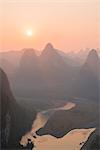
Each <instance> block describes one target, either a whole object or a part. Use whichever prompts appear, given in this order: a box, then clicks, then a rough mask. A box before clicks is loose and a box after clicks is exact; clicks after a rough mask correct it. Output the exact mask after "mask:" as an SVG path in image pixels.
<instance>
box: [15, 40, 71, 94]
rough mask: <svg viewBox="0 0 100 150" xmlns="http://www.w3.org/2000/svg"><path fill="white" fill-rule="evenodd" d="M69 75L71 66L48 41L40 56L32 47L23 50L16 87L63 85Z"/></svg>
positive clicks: (52, 86)
mask: <svg viewBox="0 0 100 150" xmlns="http://www.w3.org/2000/svg"><path fill="white" fill-rule="evenodd" d="M69 77H71V67H69V65H67V64H66V63H65V61H64V60H63V58H62V56H61V55H60V54H59V53H58V51H57V50H56V49H55V48H54V47H53V45H52V44H51V43H48V44H47V45H46V46H45V48H44V50H43V51H42V53H41V55H40V56H37V55H36V53H35V50H34V49H27V50H25V51H24V53H23V55H22V57H21V61H20V65H19V69H18V71H17V74H16V77H15V84H16V85H18V87H17V88H21V89H22V90H23V89H32V90H34V89H35V90H41V89H42V90H44V91H45V90H47V89H49V90H50V89H56V90H57V88H61V85H62V86H64V87H65V82H67V81H68V79H69Z"/></svg>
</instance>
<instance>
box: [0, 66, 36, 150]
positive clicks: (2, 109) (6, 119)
mask: <svg viewBox="0 0 100 150" xmlns="http://www.w3.org/2000/svg"><path fill="white" fill-rule="evenodd" d="M34 118H35V111H34V113H33V112H32V113H31V112H30V111H27V110H25V109H24V108H22V107H21V106H19V105H18V104H17V102H16V100H15V99H14V97H13V95H12V92H11V90H10V86H9V82H8V79H7V76H6V74H5V73H4V72H3V70H1V69H0V125H1V127H0V129H1V130H0V138H1V139H0V141H1V149H5V148H14V149H15V148H19V147H20V146H19V141H20V139H21V137H22V136H23V135H24V134H25V133H26V132H28V131H29V130H30V129H31V125H32V123H33V120H34Z"/></svg>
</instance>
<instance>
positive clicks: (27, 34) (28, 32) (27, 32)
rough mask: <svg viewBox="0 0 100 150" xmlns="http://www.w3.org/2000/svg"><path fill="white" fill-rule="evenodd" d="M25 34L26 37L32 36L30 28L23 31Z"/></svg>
mask: <svg viewBox="0 0 100 150" xmlns="http://www.w3.org/2000/svg"><path fill="white" fill-rule="evenodd" d="M25 34H26V36H28V37H31V36H33V31H32V29H28V30H26V31H25Z"/></svg>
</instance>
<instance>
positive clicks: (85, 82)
mask: <svg viewBox="0 0 100 150" xmlns="http://www.w3.org/2000/svg"><path fill="white" fill-rule="evenodd" d="M37 53H38V52H37V51H36V50H34V49H23V50H22V51H16V52H6V53H2V55H1V56H2V57H1V58H2V59H1V60H3V59H5V61H2V62H3V63H2V64H1V67H2V68H3V69H4V70H5V72H6V73H7V74H8V75H9V72H10V73H11V72H13V73H12V74H10V75H9V79H10V81H11V84H12V85H13V89H15V91H16V90H17V93H26V92H25V91H28V92H29V93H28V94H29V95H30V94H34V92H35V93H36V91H41V93H42V94H43V91H44V93H46V91H53V92H54V93H57V94H59V92H61V93H63V94H67V95H69V96H82V97H88V98H93V99H95V98H98V92H99V77H100V58H99V55H98V54H97V51H96V50H91V51H90V52H89V53H88V55H87V58H86V60H85V62H84V63H83V64H81V65H80V63H79V64H77V63H76V61H75V59H72V58H71V59H70V57H69V56H68V55H67V54H66V53H64V52H62V51H60V50H58V49H56V48H54V47H53V45H52V44H51V43H48V44H47V45H46V46H45V48H44V49H43V51H42V52H41V54H38V55H37ZM71 60H72V61H71ZM16 62H17V63H16ZM10 76H12V77H11V78H10ZM19 91H20V92H19Z"/></svg>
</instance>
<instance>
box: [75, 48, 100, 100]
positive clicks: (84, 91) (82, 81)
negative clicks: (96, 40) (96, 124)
mask: <svg viewBox="0 0 100 150" xmlns="http://www.w3.org/2000/svg"><path fill="white" fill-rule="evenodd" d="M99 77H100V59H99V56H98V54H97V52H96V51H95V50H92V51H90V53H89V55H88V57H87V59H86V62H85V63H84V65H83V66H82V67H81V68H80V70H79V72H78V74H77V77H76V82H75V85H74V88H75V87H76V88H75V91H76V96H78V97H84V98H90V99H93V100H99V91H100V81H99Z"/></svg>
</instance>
